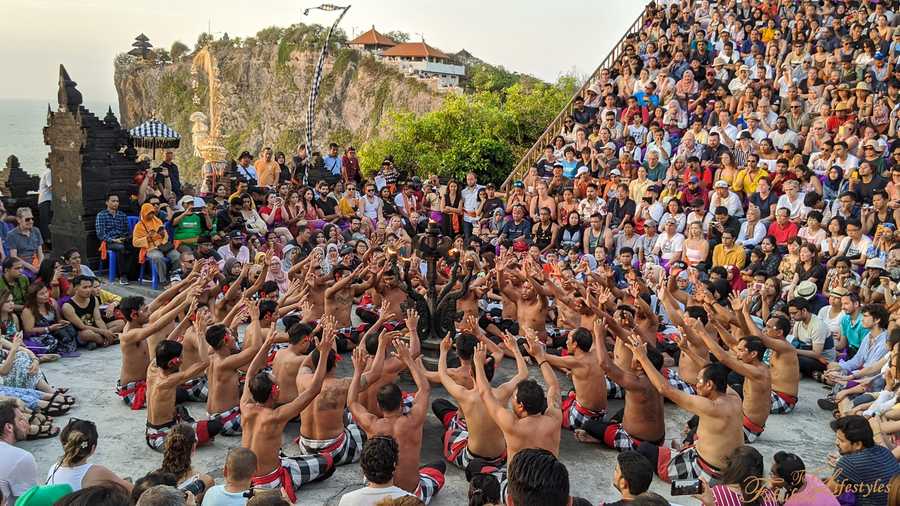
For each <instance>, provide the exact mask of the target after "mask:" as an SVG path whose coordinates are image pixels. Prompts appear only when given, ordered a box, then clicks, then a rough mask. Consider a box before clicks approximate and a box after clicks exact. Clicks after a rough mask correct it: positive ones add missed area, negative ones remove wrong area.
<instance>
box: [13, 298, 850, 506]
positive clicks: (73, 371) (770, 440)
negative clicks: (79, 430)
mask: <svg viewBox="0 0 900 506" xmlns="http://www.w3.org/2000/svg"><path fill="white" fill-rule="evenodd" d="M114 289H118V287H116V288H114ZM117 291H118V290H117ZM128 291H129V292H131V293H135V292H137V290H133V289H129V290H128ZM119 364H120V352H119V349H118V348H117V347H111V348H107V349H98V350H95V351H92V352H87V351H83V352H82V356H81V357H80V358H75V359H67V360H63V361H61V362H56V363H50V364H45V365H44V366H43V369H44V371H45V373H46V375H47V377H48V379H49V381H50V383H51V384H53V385H59V386H67V387H71V388H72V393H73V394H74V395H76V396H77V397H78V406H77V407H76V408H75V409H73V410H72V411H71V412H70V414H69V415H66V416H62V417H59V418H58V419H57V421H58V423H60V424H61V425H62V424H65V423H66V422H67V421H68V419H69V418H70V417H77V418H83V419H88V420H92V421H94V422H95V423H96V424H97V429H98V431H99V433H100V442H99V444H98V448H97V452H96V454H95V455H94V456H93V457H92V458H91V462H94V463H98V464H103V465H105V466H107V467H109V468H110V469H112V470H113V471H114V472H116V473H117V474H119V475H120V476H124V477H129V478H131V479H132V480H134V479H137V478H139V477H141V476H143V475H144V474H146V473H147V472H149V471H152V470H154V469H156V468H157V467H158V466H159V464H160V462H161V461H162V457H161V455H160V454H158V453H156V452H154V451H152V450H150V448H148V447H147V445H146V443H145V442H144V423H145V421H146V412H145V411H137V412H134V411H131V409H129V408H128V407H127V406H126V405H125V404H123V403H122V401H121V400H120V399H119V397H118V396H116V394H115V383H116V378H117V377H118V374H119ZM513 367H514V364H513V362H512V361H511V360H505V361H504V364H503V367H502V368H500V369H498V371H497V378H496V379H495V384H499V382H502V381H505V380H506V379H507V378H508V377H509V376H511V373H513V372H514V370H512V368H513ZM351 370H352V364H351V363H350V360H344V361H342V362H340V363H339V364H338V374H339V375H350V371H351ZM531 376H532V377H534V378H536V379H538V380H540V373H539V372H538V371H537V370H535V369H532V371H531ZM558 377H559V378H560V380H561V384H562V388H563V392H564V393H565V392H566V391H568V390H567V389H569V388H571V382H570V381H569V380H568V378H565V377H563V376H562V375H558ZM403 386H404V388H405V389H413V388H414V387H412V385H411V384H409V382H406V383H405V384H404V385H403ZM824 393H825V390H823V388H822V386H821V385H820V384H818V383H814V382H812V381H804V382H803V383H802V384H801V391H800V403H799V405H798V407H797V409H796V410H795V411H794V413H792V414H790V415H779V416H774V415H773V416H772V417H770V418H769V423H768V426H767V427H766V431H765V433H764V434H763V436H762V438H761V439H760V440H759V441H758V442H757V443H756V444H755V446H756V448H757V449H759V451H760V452H761V453H762V454H763V455H764V456H765V458H766V471H767V472H768V470H769V466H770V464H771V457H772V455H773V454H774V453H775V452H777V451H779V450H785V451H789V452H794V453H797V454H799V455H800V456H801V457H802V458H803V459H804V461H805V463H806V467H807V469H818V468H821V466H822V464H823V463H824V462H825V457H826V455H827V453H828V452H830V451H833V450H834V435H833V433H832V432H831V430H830V429H829V428H828V425H827V423H828V420H829V419H830V415H829V414H828V413H826V412H824V411H822V410H821V409H819V408H818V407H817V406H816V404H815V399H817V398H819V397H821V396H822V395H823V394H824ZM431 397H432V399H433V398H437V397H448V396H447V393H446V391H445V390H444V389H443V388H442V387H439V386H438V387H433V389H432V395H431ZM187 406H188V409H189V411H190V412H191V415H192V416H193V417H194V418H197V419H200V418H202V417H204V416H205V415H206V413H205V409H204V408H205V406H204V405H202V404H198V403H190V404H188V405H187ZM620 407H621V401H612V402H611V403H610V412H614V411H615V410H617V409H619V408H620ZM666 413H667V415H668V420H667V437H668V438H669V439H672V438H677V437H679V435H680V434H681V427H682V425H683V423H684V422H685V421H686V420H687V418H688V415H687V413H686V412H684V411H682V410H681V409H679V408H677V407H676V406H674V405H673V404H671V403H667V405H666ZM298 431H299V425H298V424H290V425H288V429H287V431H286V433H285V435H284V449H285V452H286V453H288V454H291V453H292V449H293V450H296V445H294V444H293V443H292V440H293V439H294V438H295V437H296V436H297V435H298ZM565 432H566V433H565V434H563V437H562V444H561V448H560V453H561V457H562V460H563V462H564V463H565V464H566V466H567V467H568V470H569V477H570V482H571V490H572V493H573V494H574V495H577V496H581V497H584V498H586V499H588V500H589V501H591V503H592V504H598V503H601V502H603V501H613V500H617V499H618V498H619V495H618V493H617V492H616V491H615V489H614V488H613V486H612V477H613V470H614V468H615V462H616V454H615V452H614V451H612V450H608V449H605V448H600V447H599V446H595V445H585V444H581V443H579V442H577V441H576V440H575V439H574V437H573V436H572V434H571V433H570V432H568V431H565ZM442 433H443V430H442V427H441V424H440V422H439V421H438V420H437V419H436V418H435V417H434V416H432V415H429V417H428V419H427V422H426V425H425V434H424V438H423V445H422V462H423V463H427V462H431V461H435V460H438V459H440V458H441V443H440V439H441V435H442ZM239 444H240V438H229V437H218V438H216V440H215V442H214V444H212V445H211V446H207V447H202V448H199V449H198V450H197V453H196V454H195V456H194V469H196V470H198V471H207V472H209V473H210V474H212V475H213V476H214V477H215V478H217V480H219V482H221V480H222V466H223V464H224V456H225V453H226V452H227V450H228V449H230V448H232V447H235V446H238V445H239ZM22 447H23V448H25V449H26V450H28V451H31V452H33V453H34V455H35V458H36V459H37V463H38V472H39V473H41V474H42V476H43V473H46V472H47V470H48V469H49V468H50V467H51V465H52V464H53V463H54V462H55V460H56V459H57V458H58V457H59V456H60V454H61V451H62V450H61V446H60V444H59V441H57V440H56V439H47V440H41V441H29V442H23V443H22ZM818 474H819V475H826V474H828V473H827V471H822V470H820V471H819V472H818ZM361 485H362V471H361V470H360V468H359V465H358V464H351V465H347V466H343V467H341V468H339V469H338V470H337V472H336V473H335V474H334V475H333V476H332V477H331V478H329V479H328V480H326V481H324V482H322V483H315V484H312V485H309V486H307V487H304V488H303V489H302V490H301V491H300V493H299V498H300V502H302V504H304V505H310V506H312V505H336V504H337V503H338V502H339V500H340V496H341V494H343V493H344V492H346V491H349V490H353V489H355V488H358V487H360V486H361ZM467 490H468V486H467V484H466V481H465V475H464V473H463V472H462V471H460V470H458V469H456V468H455V467H453V466H449V465H448V473H447V483H446V486H445V487H444V489H443V490H442V491H441V492H440V493H439V494H438V495H437V497H436V498H435V499H434V501H432V503H431V504H433V505H435V506H447V505H461V504H466V503H467V499H466V493H467ZM652 490H654V491H656V492H659V493H661V494H663V495H665V496H668V492H669V486H668V485H667V484H665V483H663V482H662V481H660V480H659V479H655V480H654V482H653V486H652ZM676 501H677V502H679V503H680V504H695V503H696V501H694V500H693V499H689V498H680V500H678V499H676Z"/></svg>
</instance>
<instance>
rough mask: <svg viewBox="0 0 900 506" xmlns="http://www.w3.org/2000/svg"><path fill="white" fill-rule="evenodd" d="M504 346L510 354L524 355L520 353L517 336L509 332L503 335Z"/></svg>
mask: <svg viewBox="0 0 900 506" xmlns="http://www.w3.org/2000/svg"><path fill="white" fill-rule="evenodd" d="M503 346H505V347H506V349H507V350H509V352H510V353H512V354H513V355H517V354H520V353H522V352H521V351H519V344H518V343H517V342H516V338H515V336H513V335H512V334H510V333H509V332H504V333H503Z"/></svg>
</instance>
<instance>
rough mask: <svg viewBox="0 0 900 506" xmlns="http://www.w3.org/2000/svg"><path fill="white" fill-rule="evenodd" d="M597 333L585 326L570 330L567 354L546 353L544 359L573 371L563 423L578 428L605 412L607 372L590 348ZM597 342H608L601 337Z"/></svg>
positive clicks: (567, 426)
mask: <svg viewBox="0 0 900 506" xmlns="http://www.w3.org/2000/svg"><path fill="white" fill-rule="evenodd" d="M593 344H594V336H593V335H591V332H590V331H589V330H587V329H586V328H584V327H578V328H577V329H575V330H574V331H573V332H569V335H568V337H567V339H566V351H568V354H567V355H565V356H559V357H557V356H555V355H552V354H549V353H548V354H546V355H545V360H546V361H547V362H549V363H550V365H552V366H553V367H556V368H557V369H565V370H568V371H571V373H572V386H573V387H574V389H573V390H572V391H571V392H569V394H568V395H567V396H566V397H565V398H564V399H563V401H562V427H563V428H564V429H569V430H577V429H581V428H583V427H584V425H585V424H586V423H588V422H592V421H593V422H597V421H602V420H603V418H604V417H605V416H606V406H607V399H606V374H605V373H604V371H603V367H601V366H600V361H599V360H598V359H597V354H596V353H592V352H591V346H593ZM598 346H606V343H604V342H603V341H600V342H599V343H598Z"/></svg>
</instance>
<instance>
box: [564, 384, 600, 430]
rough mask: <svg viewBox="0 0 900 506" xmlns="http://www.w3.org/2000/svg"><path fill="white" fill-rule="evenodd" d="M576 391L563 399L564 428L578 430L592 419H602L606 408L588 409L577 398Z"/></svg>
mask: <svg viewBox="0 0 900 506" xmlns="http://www.w3.org/2000/svg"><path fill="white" fill-rule="evenodd" d="M575 395H576V394H575V391H574V390H573V391H571V392H569V395H568V396H567V397H566V398H565V399H563V401H562V406H561V407H562V415H563V416H562V427H563V428H564V429H569V430H576V429H580V428H582V427H584V424H585V423H587V422H588V421H590V420H602V419H603V417H605V416H606V410H605V409H604V410H600V411H595V410H592V409H588V408H586V407H584V406H582V405H581V404H579V403H578V400H577V399H576V398H575Z"/></svg>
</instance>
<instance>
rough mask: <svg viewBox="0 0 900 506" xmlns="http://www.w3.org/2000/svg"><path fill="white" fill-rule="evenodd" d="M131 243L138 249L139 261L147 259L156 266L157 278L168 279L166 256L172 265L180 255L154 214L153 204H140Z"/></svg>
mask: <svg viewBox="0 0 900 506" xmlns="http://www.w3.org/2000/svg"><path fill="white" fill-rule="evenodd" d="M131 244H132V245H134V247H135V248H139V249H140V256H139V258H140V261H139V263H144V260H149V261H150V262H151V263H152V264H153V265H154V266H155V267H156V272H157V273H158V274H159V279H160V280H162V281H163V282H166V281H167V280H168V279H169V275H168V270H167V268H166V258H168V259H169V261H170V262H172V264H173V265H174V264H177V263H178V259H179V257H180V256H181V255H180V254H179V253H178V250H176V249H175V248H174V247H173V246H172V245H171V244H170V243H169V234H168V233H167V232H166V227H165V225H163V222H162V220H160V219H159V218H158V217H157V216H156V206H154V205H153V204H149V203H148V204H144V205H142V206H141V214H140V220H139V221H138V222H137V224H136V225H135V226H134V232H133V235H132V237H131Z"/></svg>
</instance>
